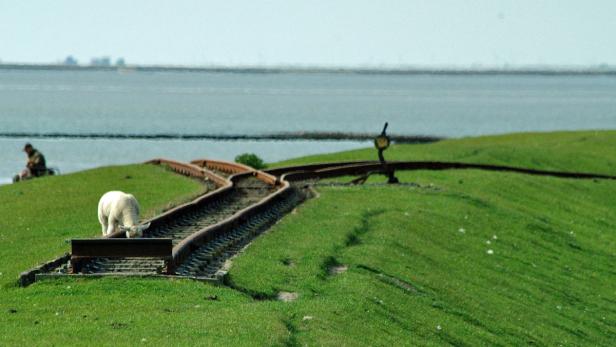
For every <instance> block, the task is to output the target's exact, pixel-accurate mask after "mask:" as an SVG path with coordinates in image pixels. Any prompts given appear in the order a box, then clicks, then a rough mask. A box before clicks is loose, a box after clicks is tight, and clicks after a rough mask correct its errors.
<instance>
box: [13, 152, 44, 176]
mask: <svg viewBox="0 0 616 347" xmlns="http://www.w3.org/2000/svg"><path fill="white" fill-rule="evenodd" d="M24 152H26V154H27V155H28V162H27V163H26V169H25V170H23V171H22V172H21V174H19V176H16V177H15V178H14V179H13V181H23V180H27V179H30V178H34V177H40V176H44V175H46V174H47V173H48V170H47V165H46V164H45V156H44V155H43V153H41V152H39V151H38V150H37V149H36V148H34V147H32V145H31V144H29V143H26V145H25V146H24Z"/></svg>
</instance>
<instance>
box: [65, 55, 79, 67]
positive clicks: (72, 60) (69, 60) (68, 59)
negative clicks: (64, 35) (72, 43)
mask: <svg viewBox="0 0 616 347" xmlns="http://www.w3.org/2000/svg"><path fill="white" fill-rule="evenodd" d="M64 65H68V66H76V65H77V59H75V58H74V57H73V56H72V55H69V56H68V57H66V59H64Z"/></svg>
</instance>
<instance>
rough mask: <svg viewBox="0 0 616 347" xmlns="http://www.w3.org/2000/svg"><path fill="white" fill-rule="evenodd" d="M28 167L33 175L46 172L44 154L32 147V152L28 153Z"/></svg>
mask: <svg viewBox="0 0 616 347" xmlns="http://www.w3.org/2000/svg"><path fill="white" fill-rule="evenodd" d="M27 166H28V168H29V169H30V172H31V173H32V175H33V176H42V175H45V174H46V173H47V165H46V164H45V156H44V155H43V153H41V152H39V151H38V150H37V149H32V153H30V155H28V164H27Z"/></svg>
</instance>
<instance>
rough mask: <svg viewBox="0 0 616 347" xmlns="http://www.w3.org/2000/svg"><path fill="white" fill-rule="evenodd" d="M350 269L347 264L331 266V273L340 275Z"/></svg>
mask: <svg viewBox="0 0 616 347" xmlns="http://www.w3.org/2000/svg"><path fill="white" fill-rule="evenodd" d="M348 269H349V267H348V266H346V265H336V266H332V267H330V268H329V271H328V272H329V274H330V275H332V276H334V275H339V274H341V273H344V272H346V271H347V270H348Z"/></svg>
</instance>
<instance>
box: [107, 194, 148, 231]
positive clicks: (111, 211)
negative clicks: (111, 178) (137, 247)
mask: <svg viewBox="0 0 616 347" xmlns="http://www.w3.org/2000/svg"><path fill="white" fill-rule="evenodd" d="M98 221H99V222H100V223H101V226H102V228H103V236H104V235H108V234H111V233H114V232H116V231H118V230H120V231H124V232H126V237H127V238H131V237H140V236H142V235H143V231H144V230H145V229H147V228H148V227H149V226H150V223H148V224H145V225H138V222H139V203H138V202H137V199H135V197H134V196H133V195H132V194H126V193H124V192H120V191H110V192H107V193H105V194H103V196H102V197H101V199H100V201H99V202H98Z"/></svg>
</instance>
